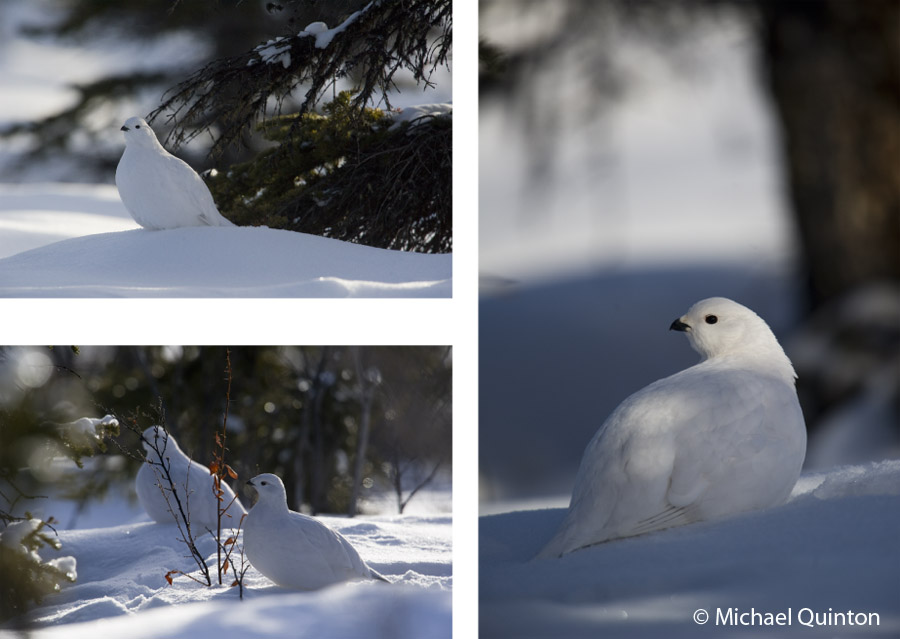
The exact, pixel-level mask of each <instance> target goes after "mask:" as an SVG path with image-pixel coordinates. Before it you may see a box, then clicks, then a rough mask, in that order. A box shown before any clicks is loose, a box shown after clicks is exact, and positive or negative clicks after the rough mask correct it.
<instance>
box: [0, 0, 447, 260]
mask: <svg viewBox="0 0 900 639" xmlns="http://www.w3.org/2000/svg"><path fill="white" fill-rule="evenodd" d="M68 6H69V11H68V13H67V14H66V16H65V19H63V20H61V21H60V22H58V23H57V24H55V25H53V26H51V27H43V28H41V29H33V30H32V32H33V33H34V34H35V35H37V36H40V35H42V36H47V35H48V34H49V35H54V36H57V37H82V38H84V37H87V36H89V35H91V34H94V35H95V34H96V33H97V30H98V29H99V28H101V27H102V28H104V30H105V29H108V28H110V27H111V26H112V27H113V28H117V29H119V30H121V32H122V33H123V34H127V36H128V37H132V36H133V37H137V38H140V37H145V36H151V37H154V36H155V37H158V35H159V34H160V33H163V32H169V31H175V30H178V29H190V30H191V31H192V33H195V34H197V36H198V38H200V40H201V41H202V42H206V43H207V45H208V47H209V49H211V54H212V55H211V56H210V57H209V58H207V59H204V60H201V59H196V60H190V61H185V63H184V64H180V65H173V66H170V67H167V68H166V69H164V70H160V71H142V72H137V73H126V74H121V75H117V76H115V77H107V78H101V79H98V80H97V81H95V82H92V83H89V84H86V85H83V86H79V87H76V88H77V89H78V91H79V94H80V99H79V100H77V101H76V103H75V104H74V105H73V106H71V107H69V108H67V109H65V110H64V111H62V112H60V113H57V114H54V115H53V116H51V117H48V118H44V119H43V120H38V121H35V122H30V123H23V124H20V125H15V126H13V127H10V128H7V129H6V131H4V134H6V135H21V134H30V135H31V136H32V137H33V138H35V139H37V140H39V142H38V143H37V144H36V145H34V147H33V153H32V155H33V156H41V155H45V154H48V153H54V154H55V153H57V152H58V151H59V150H60V149H71V148H74V142H73V141H74V140H75V139H83V138H84V137H85V136H84V135H83V134H84V133H85V132H87V133H88V135H89V136H90V135H93V136H94V141H95V142H97V144H98V146H101V147H102V144H100V143H99V140H98V138H99V137H100V135H104V136H106V137H107V138H108V137H109V135H110V131H109V129H112V123H109V122H107V123H105V127H106V128H105V130H103V131H99V130H97V129H96V128H94V129H91V127H90V126H86V122H87V121H88V120H89V116H90V114H91V113H96V112H98V111H99V108H100V107H106V109H105V110H106V112H110V111H111V110H110V109H109V108H108V107H109V100H110V99H113V100H124V99H127V98H129V97H131V96H133V95H134V93H135V92H137V91H147V90H151V89H153V88H156V87H159V86H161V85H165V86H170V87H171V86H172V84H173V83H174V79H175V78H184V73H185V67H193V69H195V70H194V71H193V73H191V74H190V75H189V77H187V79H184V80H182V81H181V82H179V83H177V84H176V85H175V86H174V87H173V88H171V89H170V90H169V91H168V92H166V93H165V95H164V100H163V102H162V104H161V105H160V106H159V107H158V108H157V109H155V110H154V111H153V112H152V113H151V114H150V115H149V120H150V122H151V124H153V126H154V128H155V129H156V130H157V133H158V134H161V135H160V138H161V141H164V144H166V145H167V146H168V147H169V149H170V150H172V151H175V150H177V149H178V148H179V147H180V146H181V145H182V144H183V143H185V142H187V141H189V140H192V139H194V138H196V137H197V136H199V135H201V134H206V133H208V134H209V135H210V136H211V137H212V139H213V144H212V149H211V153H210V156H209V161H211V162H212V163H215V164H216V167H217V169H218V170H217V171H215V172H213V174H212V178H211V179H210V188H211V190H212V192H213V196H214V198H215V199H216V202H217V204H218V206H219V208H220V210H221V211H222V212H223V213H224V214H225V215H226V217H229V218H230V219H232V220H234V221H235V222H237V223H238V224H245V225H266V226H269V227H273V228H282V229H289V230H294V231H302V232H308V233H313V234H318V235H323V236H327V237H333V238H337V239H342V240H348V241H353V242H359V243H365V244H368V245H371V246H378V247H384V248H394V249H402V250H416V251H422V252H431V253H436V252H449V251H451V249H452V217H451V208H452V207H451V173H452V172H451V137H452V116H450V115H449V112H447V114H445V115H443V116H441V117H431V116H426V117H422V118H420V119H418V120H417V121H413V122H403V123H402V124H396V123H394V124H392V123H391V116H393V115H394V114H393V113H390V111H391V109H392V105H391V93H392V91H394V90H396V89H397V88H398V87H400V86H402V85H404V84H407V85H408V83H409V82H410V81H411V82H412V85H413V87H414V90H421V89H423V88H425V87H430V86H433V82H432V76H433V74H434V72H435V71H436V70H437V69H438V68H439V67H442V66H445V67H448V68H449V63H450V56H451V43H452V37H451V36H452V10H451V9H452V3H451V0H381V1H373V2H364V1H362V0H344V1H328V2H324V1H321V0H283V1H282V2H242V1H241V0H227V1H225V0H221V1H218V2H206V3H203V2H193V3H187V2H181V1H180V0H154V1H151V2H133V1H127V0H125V1H120V2H92V1H88V0H72V2H70V3H69V5H68ZM326 23H327V25H330V26H331V27H332V28H331V29H329V28H328V26H327V25H326ZM198 68H199V70H196V69H198ZM410 78H411V80H410ZM338 89H341V90H345V91H346V93H341V94H340V95H338V94H337V91H338ZM167 127H171V128H168V134H167V135H166V129H167ZM115 128H118V126H116V127H115ZM77 132H80V133H81V134H82V135H80V136H79V135H76V133H77ZM118 148H120V147H118ZM99 155H100V159H98V160H97V165H98V166H100V167H101V168H103V169H104V170H105V171H107V172H108V173H111V171H112V169H113V167H114V165H115V162H117V160H118V157H117V155H111V154H108V155H103V154H99ZM94 156H98V154H97V153H96V150H95V149H94V148H91V149H90V151H89V152H86V153H84V158H83V159H84V160H86V161H87V160H89V159H91V158H93V157H94ZM187 159H188V160H190V158H187ZM194 163H195V164H196V162H194ZM207 166H209V165H208V164H207ZM200 168H202V167H200Z"/></svg>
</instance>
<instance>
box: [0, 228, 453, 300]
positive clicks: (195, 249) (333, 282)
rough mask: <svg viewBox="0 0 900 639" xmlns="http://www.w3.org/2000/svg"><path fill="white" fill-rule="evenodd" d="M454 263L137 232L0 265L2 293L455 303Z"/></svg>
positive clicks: (242, 234) (309, 245)
mask: <svg viewBox="0 0 900 639" xmlns="http://www.w3.org/2000/svg"><path fill="white" fill-rule="evenodd" d="M451 263H452V258H451V256H450V255H426V254H421V253H409V252H404V251H388V250H384V249H378V248H372V247H369V246H361V245H358V244H350V243H348V242H342V241H339V240H333V239H328V238H323V237H318V236H313V235H307V234H304V233H295V232H292V231H282V230H275V229H269V228H258V227H240V228H220V227H216V228H206V227H204V228H200V227H194V228H180V229H170V230H164V231H145V230H132V231H121V232H118V233H100V234H96V235H88V236H83V237H76V238H71V239H68V240H63V241H60V242H56V243H54V244H50V245H47V246H42V247H40V248H36V249H32V250H30V251H26V252H23V253H17V254H15V255H11V256H9V257H7V258H4V259H0V296H4V297H449V296H450V295H451V288H452V287H451Z"/></svg>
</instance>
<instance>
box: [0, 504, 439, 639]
mask: <svg viewBox="0 0 900 639" xmlns="http://www.w3.org/2000/svg"><path fill="white" fill-rule="evenodd" d="M321 519H322V520H323V521H324V522H326V523H327V525H329V526H331V527H332V528H334V529H336V530H338V531H339V532H340V533H341V534H342V535H344V536H345V537H347V539H348V540H349V541H350V542H351V543H352V544H353V545H354V546H355V547H356V548H357V549H358V550H359V552H360V555H361V556H362V557H363V559H364V560H365V561H366V562H367V563H368V564H369V565H371V566H372V567H373V568H374V569H375V570H377V571H379V572H380V573H381V574H383V575H385V576H386V577H387V578H388V579H389V580H390V581H391V582H392V583H391V584H384V583H380V582H374V581H373V582H352V583H344V584H338V585H335V586H332V587H330V588H327V589H324V590H320V591H315V592H295V591H291V590H286V589H283V588H279V587H277V586H275V585H274V584H273V583H272V582H270V581H269V580H268V579H266V578H265V577H264V576H263V575H261V574H260V573H259V572H258V571H256V570H255V569H254V568H252V567H250V568H249V570H248V571H247V573H246V576H245V581H244V599H243V601H240V600H239V598H238V594H239V593H238V588H237V587H234V588H230V587H228V586H229V584H230V583H231V581H232V578H231V577H229V578H228V579H226V580H225V585H222V586H218V585H216V586H214V587H212V588H207V587H205V586H203V585H201V584H198V583H196V582H194V581H192V580H190V579H189V578H187V577H185V576H175V577H174V581H173V584H172V585H171V586H170V585H168V584H167V583H166V581H165V574H166V572H167V571H169V570H173V569H180V570H184V571H185V572H191V571H192V570H194V569H195V566H194V564H193V562H192V561H191V559H190V558H189V557H186V555H187V550H186V547H185V546H184V544H182V543H181V542H179V541H177V538H178V531H177V528H176V527H175V525H174V524H171V525H166V524H157V523H136V524H127V525H121V526H113V527H109V528H97V529H88V530H61V531H59V537H60V541H61V542H62V549H61V550H60V551H59V552H58V553H56V554H65V555H72V556H74V557H75V558H76V559H77V573H78V579H77V582H76V583H74V584H66V585H64V586H63V587H62V589H61V592H60V593H59V594H56V595H53V596H50V597H47V598H46V599H45V600H44V601H43V602H42V605H41V606H40V607H38V608H36V609H35V610H33V611H32V612H31V613H30V619H31V620H32V621H33V622H34V624H35V625H36V626H38V627H44V628H43V629H40V630H36V631H33V632H32V633H31V635H30V636H31V637H34V638H36V639H37V638H44V637H67V638H80V637H85V638H93V637H131V638H133V639H140V638H142V637H146V638H150V637H153V638H159V637H190V638H191V639H198V638H200V637H223V636H244V637H251V636H252V637H273V638H274V637H278V638H283V637H299V638H304V637H310V638H312V637H315V638H326V639H327V638H328V637H359V638H361V639H366V638H368V637H373V638H374V637H396V638H398V639H404V638H406V637H409V638H418V637H436V638H440V637H447V638H449V637H450V634H451V588H452V576H451V574H452V563H451V537H452V534H451V529H452V526H451V517H450V516H447V515H429V516H371V517H357V518H355V519H352V520H351V519H346V518H340V517H322V518H321ZM238 543H239V544H240V543H241V541H240V540H239V542H238ZM198 548H199V550H200V551H201V553H203V554H204V555H205V556H206V557H208V558H211V559H212V561H210V562H209V563H210V564H211V565H213V566H214V565H215V543H214V541H213V540H212V538H211V537H210V536H209V535H205V536H204V537H202V538H201V539H200V540H199V542H198ZM54 552H55V551H53V550H50V549H47V548H44V549H43V550H42V555H46V556H47V558H50V557H51V556H53V555H54ZM235 557H236V555H235ZM236 561H239V559H236ZM194 574H197V573H196V571H194ZM159 608H164V610H160V609H159ZM0 636H2V637H7V636H9V637H12V636H19V635H15V634H14V633H12V632H9V631H0Z"/></svg>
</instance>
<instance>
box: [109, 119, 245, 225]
mask: <svg viewBox="0 0 900 639" xmlns="http://www.w3.org/2000/svg"><path fill="white" fill-rule="evenodd" d="M121 130H122V131H123V132H124V133H125V152H124V153H123V154H122V159H121V160H119V166H118V167H117V168H116V187H118V189H119V197H121V198H122V203H123V204H125V208H126V209H128V212H129V213H131V217H133V218H134V221H135V222H137V223H138V224H140V225H141V226H143V227H144V228H146V229H153V230H160V229H175V228H180V227H183V226H234V224H232V223H231V222H229V221H228V220H226V219H225V218H224V217H222V214H221V213H219V209H217V208H216V203H215V201H213V197H212V194H210V192H209V188H208V187H207V186H206V183H205V182H204V181H203V180H202V179H201V177H200V176H199V175H197V172H196V171H194V169H192V168H191V167H190V166H188V164H187V163H185V162H183V161H182V160H179V159H178V158H176V157H175V156H174V155H172V154H171V153H169V152H168V151H166V150H165V149H164V148H163V146H162V144H160V143H159V140H157V139H156V134H155V133H154V132H153V129H151V128H150V125H149V124H147V123H146V122H145V121H144V120H143V119H141V118H137V117H135V118H128V120H126V121H125V125H124V126H123V127H122V129H121Z"/></svg>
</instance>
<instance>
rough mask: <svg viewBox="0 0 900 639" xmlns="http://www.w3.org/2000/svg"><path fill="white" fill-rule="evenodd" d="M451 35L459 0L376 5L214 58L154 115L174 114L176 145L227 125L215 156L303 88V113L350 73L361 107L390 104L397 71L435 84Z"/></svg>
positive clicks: (175, 90) (397, 0) (176, 89)
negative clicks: (335, 21)
mask: <svg viewBox="0 0 900 639" xmlns="http://www.w3.org/2000/svg"><path fill="white" fill-rule="evenodd" d="M435 34H437V35H435ZM451 36H452V2H451V0H403V1H400V0H383V1H381V2H370V3H369V4H368V5H366V6H365V7H364V8H363V9H361V10H359V11H357V12H355V13H353V14H352V15H350V16H349V17H348V18H346V19H345V20H344V21H343V22H341V24H339V25H338V26H336V27H334V28H332V29H328V28H327V25H325V24H324V23H312V24H311V25H308V26H307V27H306V28H305V29H304V30H303V31H301V32H299V33H297V34H296V35H288V36H281V37H278V38H275V39H273V40H270V41H268V42H266V43H264V44H262V45H260V46H257V47H255V48H254V49H251V50H250V51H247V52H245V53H243V54H241V55H238V56H235V57H230V58H223V59H219V60H215V61H213V62H212V63H210V64H209V65H207V66H206V67H204V68H203V69H200V70H199V71H197V72H196V73H194V74H193V75H192V76H190V77H189V78H188V79H187V80H185V81H184V82H182V83H181V84H179V85H177V86H175V87H174V88H173V89H171V90H170V91H169V92H168V93H167V97H166V99H165V101H164V102H163V103H162V104H161V105H160V106H159V108H157V109H156V110H154V111H153V112H152V113H151V114H150V119H151V120H152V119H155V118H156V117H158V116H159V115H160V114H162V113H167V114H168V115H167V120H168V121H171V122H175V124H176V126H175V128H174V129H173V130H172V132H171V133H170V134H169V138H168V140H167V141H168V142H171V143H172V144H174V145H175V146H178V145H181V144H183V143H185V142H188V141H190V140H191V139H193V138H194V137H196V136H197V135H199V134H200V133H202V132H204V131H208V130H209V127H210V125H209V122H211V121H212V120H215V121H216V122H217V125H218V126H219V127H221V128H220V131H219V135H218V136H217V138H216V141H215V143H214V145H213V148H212V151H211V153H212V154H213V155H214V156H215V155H219V154H221V153H222V152H223V151H224V149H225V147H227V146H228V145H230V144H234V143H238V142H240V141H242V140H243V139H244V136H245V135H246V134H247V133H248V132H249V131H250V128H251V126H252V125H253V124H254V123H255V122H256V121H257V120H259V119H261V118H262V117H263V116H264V115H265V114H266V112H267V109H268V107H269V105H270V104H271V100H274V101H275V103H276V104H277V105H278V107H280V105H281V104H282V102H283V101H284V100H285V99H286V98H288V97H289V96H292V95H293V94H294V92H295V91H297V90H298V89H300V91H303V94H302V102H301V105H300V112H301V113H303V112H306V111H309V110H311V109H312V108H313V107H314V106H315V105H316V103H317V102H318V101H319V99H320V98H321V97H322V96H323V95H324V94H325V93H326V91H328V90H329V89H331V88H332V87H333V86H334V85H335V83H336V82H337V81H338V80H339V79H342V78H348V77H352V78H354V80H355V81H354V84H355V90H356V93H355V95H354V100H353V104H354V106H355V107H356V108H357V109H362V108H363V107H364V106H366V105H369V104H384V106H385V107H386V108H390V106H391V105H390V100H389V98H388V92H389V91H391V90H392V89H393V88H395V83H394V76H395V74H396V73H397V72H398V71H400V70H407V71H409V72H411V73H412V75H413V78H414V80H415V81H416V82H417V83H418V84H424V85H426V86H432V82H431V75H432V73H433V72H434V71H435V70H436V69H437V67H439V66H442V65H447V64H448V62H449V58H450V52H451V40H452V37H451ZM187 126H191V127H192V128H190V129H188V128H186V127H187Z"/></svg>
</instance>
